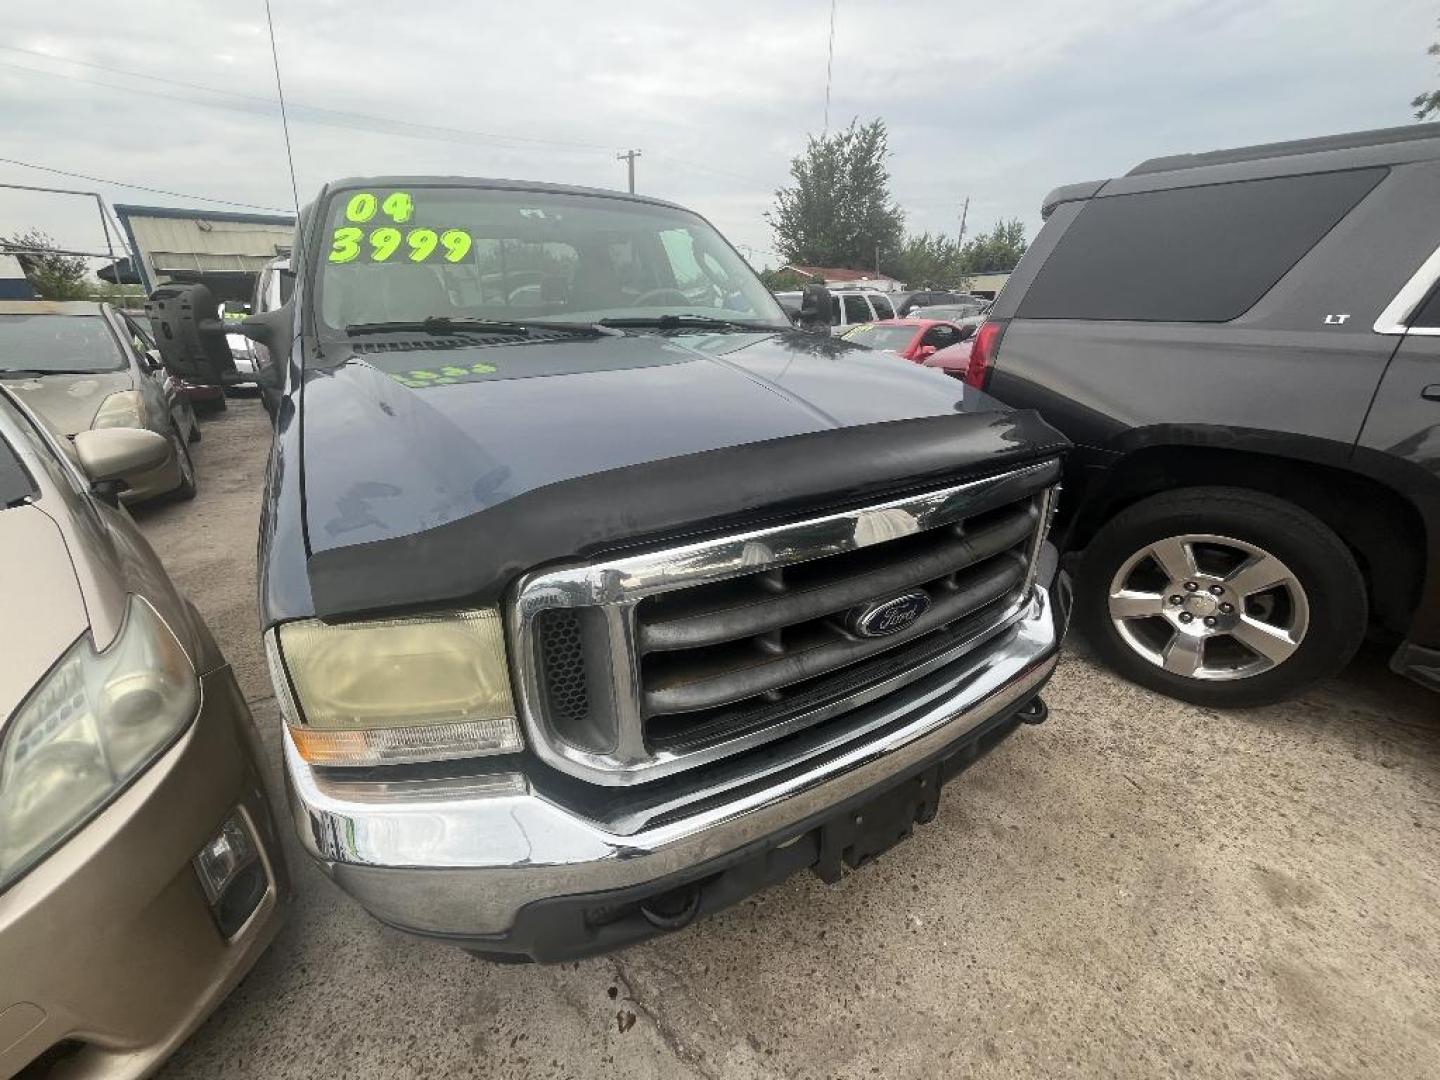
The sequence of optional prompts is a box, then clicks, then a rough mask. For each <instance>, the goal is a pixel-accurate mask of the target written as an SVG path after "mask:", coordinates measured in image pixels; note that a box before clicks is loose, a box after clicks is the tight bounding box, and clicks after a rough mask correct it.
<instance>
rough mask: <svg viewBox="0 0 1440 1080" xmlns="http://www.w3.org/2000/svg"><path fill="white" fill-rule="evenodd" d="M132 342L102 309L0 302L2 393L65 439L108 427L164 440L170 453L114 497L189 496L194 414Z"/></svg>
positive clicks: (132, 334)
mask: <svg viewBox="0 0 1440 1080" xmlns="http://www.w3.org/2000/svg"><path fill="white" fill-rule="evenodd" d="M149 340H150V339H149V338H148V335H147V336H146V338H145V341H146V342H149ZM139 345H140V342H139V341H138V339H137V335H136V327H134V326H133V325H132V324H130V323H128V322H126V321H125V319H124V318H123V317H122V316H121V315H120V314H119V313H117V312H116V311H115V310H114V309H113V308H112V307H111V306H110V305H109V304H94V303H88V302H82V301H71V302H64V303H58V302H54V301H48V300H29V301H26V300H11V301H0V380H3V381H4V383H5V385H6V386H7V388H8V389H10V390H11V391H13V392H14V393H15V394H16V395H17V396H19V397H20V398H21V399H22V400H24V401H25V403H26V404H27V405H28V406H29V407H30V408H32V409H34V410H36V411H37V412H39V413H41V414H42V415H43V416H44V417H45V418H46V420H48V421H49V422H50V423H51V424H52V425H53V426H54V427H55V428H56V429H57V430H58V431H60V432H61V433H62V434H64V435H66V436H68V437H71V438H73V437H74V436H75V435H77V434H78V433H79V432H81V431H89V430H92V429H100V428H108V427H141V428H148V429H149V430H151V431H154V432H156V433H157V434H160V435H163V436H164V437H165V438H166V440H167V441H168V442H169V444H170V450H171V452H170V454H169V455H167V456H166V457H165V459H164V460H163V461H161V462H160V463H158V464H157V465H155V466H153V467H152V468H149V469H146V470H145V471H144V472H143V473H137V474H135V475H133V476H129V477H127V478H126V479H127V481H128V483H129V487H128V488H127V489H126V491H125V492H124V494H123V495H122V496H121V498H122V499H124V500H125V501H126V502H138V501H140V500H143V499H149V498H153V497H155V496H157V495H174V496H176V497H178V498H182V499H190V498H194V496H195V491H196V480H195V465H194V463H193V462H192V461H191V460H190V448H189V444H190V443H191V442H193V441H194V440H196V439H198V438H199V437H200V436H199V428H198V427H197V426H196V423H195V412H194V410H193V408H192V407H191V405H190V402H189V400H188V399H187V398H186V397H185V395H184V393H183V392H182V387H181V384H180V382H179V380H177V379H176V378H175V377H174V376H172V375H171V374H170V372H168V371H167V370H166V369H165V368H164V366H163V365H162V364H161V362H160V360H159V356H158V354H151V353H149V352H146V351H143V350H142V349H141V348H140V347H139Z"/></svg>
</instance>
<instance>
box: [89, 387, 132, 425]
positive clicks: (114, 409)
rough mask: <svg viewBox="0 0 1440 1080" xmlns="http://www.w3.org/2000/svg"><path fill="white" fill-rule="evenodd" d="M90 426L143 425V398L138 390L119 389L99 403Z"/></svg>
mask: <svg viewBox="0 0 1440 1080" xmlns="http://www.w3.org/2000/svg"><path fill="white" fill-rule="evenodd" d="M90 426H91V427H92V428H111V427H137V428H143V427H144V426H145V399H144V398H142V397H141V396H140V391H139V390H120V391H118V392H116V393H114V394H111V395H110V396H109V397H107V398H106V399H105V400H104V401H102V402H101V403H100V410H99V411H98V412H97V413H96V414H95V419H94V420H92V421H91V422H90Z"/></svg>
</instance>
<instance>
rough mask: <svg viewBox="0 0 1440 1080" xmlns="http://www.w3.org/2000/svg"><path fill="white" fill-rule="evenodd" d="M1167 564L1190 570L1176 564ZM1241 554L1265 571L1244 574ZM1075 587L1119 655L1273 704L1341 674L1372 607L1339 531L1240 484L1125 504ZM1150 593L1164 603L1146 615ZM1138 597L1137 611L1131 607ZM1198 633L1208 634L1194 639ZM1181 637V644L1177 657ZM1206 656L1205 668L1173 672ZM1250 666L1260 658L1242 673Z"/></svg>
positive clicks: (1183, 692) (1176, 686)
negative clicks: (1260, 587) (1253, 589)
mask: <svg viewBox="0 0 1440 1080" xmlns="http://www.w3.org/2000/svg"><path fill="white" fill-rule="evenodd" d="M1162 557H1164V561H1163V562H1162ZM1234 559H1239V560H1240V561H1239V562H1232V561H1231V560H1234ZM1197 560H1198V561H1197ZM1167 564H1168V565H1169V567H1170V568H1171V570H1179V569H1181V568H1182V567H1183V566H1185V565H1187V564H1188V568H1189V569H1188V570H1187V571H1185V572H1184V573H1183V574H1182V573H1170V572H1166V569H1165V567H1166V565H1167ZM1261 564H1263V567H1262V565H1261ZM1245 566H1251V567H1255V568H1257V569H1260V570H1262V571H1263V572H1264V574H1265V576H1264V577H1260V576H1258V575H1254V574H1252V575H1250V576H1249V577H1248V578H1244V579H1242V578H1239V577H1238V576H1237V575H1238V571H1239V569H1240V568H1241V567H1245ZM1192 572H1193V573H1192ZM1147 575H1148V577H1147ZM1271 577H1274V578H1276V579H1277V581H1278V583H1277V584H1276V585H1274V586H1273V587H1271V588H1270V589H1268V590H1266V591H1264V592H1260V593H1258V594H1256V595H1251V594H1249V593H1248V592H1247V586H1249V585H1253V584H1257V583H1263V582H1264V581H1268V580H1269V579H1270V578H1271ZM1137 582H1138V583H1139V584H1136V583H1137ZM1076 593H1077V604H1076V617H1077V621H1079V622H1080V623H1081V625H1082V627H1083V629H1084V632H1085V635H1086V637H1087V638H1088V639H1089V640H1090V641H1091V642H1092V643H1093V645H1094V647H1095V649H1096V651H1097V652H1098V653H1099V654H1100V656H1101V658H1102V659H1103V660H1104V661H1105V662H1106V663H1107V664H1109V666H1110V667H1112V668H1113V669H1114V670H1115V671H1117V672H1119V673H1120V674H1121V675H1123V676H1124V677H1125V678H1127V679H1130V680H1131V681H1132V682H1136V683H1139V684H1140V685H1142V686H1146V687H1149V688H1150V689H1152V690H1157V691H1159V692H1160V693H1162V694H1168V695H1170V696H1171V697H1176V698H1180V699H1181V700H1183V701H1189V702H1192V703H1194V704H1197V705H1209V706H1213V707H1218V708H1234V707H1243V706H1250V705H1264V704H1269V703H1271V702H1274V701H1278V700H1281V699H1282V698H1286V697H1289V696H1291V695H1293V694H1295V693H1296V692H1298V691H1299V690H1301V689H1303V688H1304V687H1306V686H1308V685H1309V684H1311V683H1313V682H1315V681H1317V680H1318V679H1321V678H1324V677H1326V676H1329V675H1334V674H1336V673H1337V672H1339V671H1340V670H1341V669H1342V668H1343V667H1344V666H1345V665H1346V664H1347V663H1348V662H1349V661H1350V658H1351V657H1352V656H1354V654H1355V650H1356V648H1358V647H1359V645H1360V641H1361V639H1362V638H1363V636H1364V634H1365V627H1366V622H1367V618H1368V605H1367V600H1366V592H1365V580H1364V578H1363V576H1362V575H1361V573H1360V569H1359V567H1358V566H1357V565H1356V563H1355V558H1354V556H1353V555H1352V554H1351V553H1350V549H1349V548H1347V547H1346V546H1345V544H1344V542H1343V541H1342V540H1341V539H1340V538H1339V537H1338V536H1337V535H1336V534H1335V533H1334V531H1333V530H1331V529H1330V528H1329V527H1328V526H1326V525H1325V524H1324V523H1323V522H1321V521H1320V520H1319V519H1318V518H1316V517H1315V516H1314V515H1312V514H1310V513H1308V512H1306V511H1305V510H1302V509H1301V508H1300V507H1298V506H1296V505H1295V504H1293V503H1290V502H1286V501H1285V500H1283V499H1278V498H1275V497H1274V496H1271V495H1265V494H1261V493H1260V492H1255V491H1249V490H1246V489H1243V488H1229V487H1198V488H1184V489H1181V490H1178V491H1172V492H1166V493H1165V494H1163V495H1156V496H1153V497H1151V498H1148V499H1145V500H1143V501H1141V502H1139V503H1136V504H1135V505H1133V506H1130V507H1128V508H1127V509H1125V510H1124V511H1122V512H1121V513H1119V514H1117V515H1116V516H1115V517H1114V518H1112V519H1111V520H1110V521H1109V522H1107V523H1106V524H1105V526H1104V527H1103V528H1101V529H1100V530H1099V532H1097V533H1096V534H1095V536H1094V538H1093V539H1092V540H1091V541H1090V543H1089V545H1088V546H1087V547H1086V550H1085V553H1084V555H1083V557H1082V559H1081V563H1080V568H1079V582H1078V586H1077V590H1076ZM1154 594H1158V595H1159V597H1160V603H1159V605H1158V606H1159V609H1160V610H1159V612H1158V613H1157V614H1156V615H1155V616H1150V615H1148V614H1146V612H1148V611H1149V609H1150V605H1151V604H1152V603H1154V600H1155V596H1154ZM1132 601H1133V603H1134V604H1135V605H1136V606H1135V607H1134V608H1133V609H1132V608H1129V607H1127V606H1125V605H1126V603H1127V602H1132ZM1257 605H1258V606H1257ZM1222 607H1223V608H1224V609H1225V610H1226V611H1228V612H1229V613H1228V614H1226V613H1222V610H1221V609H1222ZM1132 610H1133V611H1135V612H1138V613H1139V614H1133V615H1132V614H1131V613H1130V612H1131V611H1132ZM1277 613H1278V614H1277ZM1252 616H1254V617H1252ZM1182 621H1183V622H1182ZM1211 624H1215V625H1214V628H1213V629H1202V626H1210V625H1211ZM1274 624H1281V625H1282V626H1286V627H1288V629H1284V630H1283V631H1277V630H1276V629H1275V625H1274ZM1229 629H1234V630H1235V631H1236V633H1235V634H1234V635H1230V634H1229V633H1228V632H1227V631H1228V630H1229ZM1166 635H1173V636H1172V637H1170V638H1169V643H1167V642H1166ZM1196 638H1204V639H1205V640H1204V641H1203V642H1201V643H1200V644H1199V645H1198V648H1197V646H1196ZM1217 638H1225V639H1227V640H1225V641H1223V642H1222V641H1219V640H1214V639H1217ZM1242 638H1243V639H1245V640H1244V641H1242V640H1240V639H1242ZM1247 641H1258V642H1259V643H1260V644H1261V645H1262V647H1264V648H1266V649H1267V651H1272V653H1273V655H1272V657H1271V658H1266V657H1264V656H1262V655H1261V653H1260V652H1259V651H1257V650H1255V649H1253V648H1251V647H1249V645H1248V644H1246V642H1247ZM1277 641H1279V642H1281V643H1280V644H1279V645H1276V644H1275V643H1276V642H1277ZM1171 643H1173V644H1176V645H1178V646H1179V648H1178V650H1177V651H1176V655H1175V656H1174V658H1173V660H1172V657H1171V653H1170V644H1171ZM1189 650H1196V651H1194V652H1189ZM1286 650H1288V652H1287V651H1286ZM1187 653H1188V656H1187ZM1282 653H1283V655H1282ZM1217 654H1218V655H1219V656H1220V658H1221V659H1220V660H1218V661H1216V660H1214V659H1212V658H1214V657H1215V656H1216V655H1217ZM1247 657H1248V659H1246V658H1247ZM1276 657H1278V658H1276ZM1197 662H1198V665H1199V666H1198V668H1197V669H1196V670H1198V671H1200V672H1203V673H1205V676H1204V677H1199V676H1196V675H1192V674H1177V673H1176V670H1175V669H1177V668H1178V669H1179V670H1181V671H1183V670H1185V669H1186V668H1187V667H1189V666H1191V665H1194V664H1196V663H1197ZM1167 667H1169V668H1170V669H1167ZM1246 667H1250V668H1255V669H1257V670H1256V671H1255V673H1253V674H1244V673H1243V669H1244V668H1246Z"/></svg>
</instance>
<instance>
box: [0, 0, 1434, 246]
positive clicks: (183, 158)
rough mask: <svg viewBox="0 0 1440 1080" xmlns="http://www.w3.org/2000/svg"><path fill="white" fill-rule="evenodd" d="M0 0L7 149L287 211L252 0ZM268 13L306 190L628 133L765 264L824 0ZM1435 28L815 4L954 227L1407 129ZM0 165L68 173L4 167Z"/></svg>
mask: <svg viewBox="0 0 1440 1080" xmlns="http://www.w3.org/2000/svg"><path fill="white" fill-rule="evenodd" d="M7 14H8V17H7V35H6V41H5V44H6V45H9V46H11V48H12V49H16V48H18V49H24V50H35V51H39V52H42V53H45V54H48V57H49V58H46V57H42V56H35V55H32V54H30V53H22V52H14V51H5V50H0V93H3V95H4V98H5V101H6V110H5V114H6V140H5V141H6V147H7V149H6V151H5V156H7V157H13V158H18V159H21V160H25V161H33V162H37V163H40V164H45V165H51V166H54V167H57V168H61V169H70V170H74V171H78V172H86V173H90V174H92V175H98V176H105V177H113V178H116V179H121V180H128V181H131V182H134V183H138V184H145V185H149V186H153V187H161V188H168V189H172V190H176V191H185V192H193V193H195V194H201V195H212V196H216V197H220V198H226V199H233V200H236V201H241V202H251V203H256V204H259V205H264V206H285V205H287V204H289V202H290V199H291V196H290V181H289V176H288V173H287V171H286V165H285V153H284V144H283V141H282V139H281V133H280V129H279V122H278V112H277V110H276V108H275V106H274V104H273V98H274V76H273V72H272V70H271V66H270V49H269V41H268V38H267V36H266V34H265V32H264V22H263V8H261V7H260V6H259V5H258V3H256V4H248V3H247V4H242V5H234V4H231V5H224V6H221V7H216V6H214V5H208V4H205V5H201V4H190V5H166V6H164V7H160V6H150V5H140V6H133V5H132V6H131V7H128V8H126V9H125V11H124V14H123V17H117V15H116V13H115V9H114V7H113V5H110V4H102V3H99V2H98V0H71V2H69V3H66V4H63V5H49V6H32V7H30V8H19V9H16V10H13V11H11V12H9V13H7ZM275 15H276V20H277V24H276V26H277V41H278V48H279V53H280V59H281V64H282V68H283V72H284V76H285V81H286V92H287V97H288V98H289V100H290V101H291V103H292V110H291V127H292V135H293V137H294V150H295V163H296V168H297V172H298V175H299V185H300V191H301V195H302V198H303V197H306V196H307V195H308V194H309V193H310V192H313V191H314V190H315V189H316V188H317V187H318V186H319V185H320V184H321V183H322V182H324V181H325V180H327V179H330V178H333V177H336V176H344V175H357V174H366V173H384V172H438V173H463V174H475V175H489V176H512V177H517V178H525V179H545V180H556V181H561V182H574V183H582V184H591V185H596V186H602V187H618V186H621V185H622V184H623V183H624V165H623V163H621V162H618V161H616V160H615V154H616V152H618V151H620V150H622V149H625V148H628V147H632V146H633V147H638V148H640V149H641V150H642V151H643V156H642V158H641V159H640V161H639V163H638V170H637V174H638V183H639V186H640V188H641V189H642V190H643V191H646V192H651V193H654V194H659V195H662V196H664V197H667V198H670V199H673V200H675V201H677V202H680V203H682V204H685V205H688V206H691V207H694V208H695V209H697V210H699V211H701V212H702V213H704V214H706V216H708V217H709V218H710V219H711V220H712V221H714V222H715V223H716V224H717V225H718V226H719V227H720V228H721V230H722V231H723V232H725V233H726V234H727V235H728V236H729V237H730V238H731V239H732V240H734V241H735V242H736V243H737V244H740V245H744V246H747V247H749V248H751V249H752V250H755V251H756V252H757V256H756V257H757V259H759V260H761V261H764V259H765V255H764V254H763V253H764V252H766V251H768V249H769V248H770V247H771V246H772V238H771V236H770V234H769V230H768V228H767V227H766V225H765V223H764V221H763V219H762V217H761V214H762V213H763V211H764V210H765V209H766V208H767V207H768V206H769V204H770V201H771V197H772V192H773V190H774V188H775V187H777V186H779V185H781V184H783V183H784V182H785V181H786V178H787V172H788V165H789V159H790V157H791V156H792V155H794V154H795V153H798V152H799V151H800V150H801V149H802V148H803V146H804V143H805V138H806V135H807V133H810V132H818V131H819V130H820V128H821V126H822V124H823V123H824V112H825V62H826V38H827V33H828V18H829V4H828V3H826V2H825V0H796V2H794V3H790V4H784V5H774V4H764V3H758V2H755V0H732V2H730V3H728V4H724V5H720V6H716V5H686V6H681V5H676V4H674V3H672V2H668V0H666V2H661V0H631V2H628V3H626V4H625V5H622V6H618V7H617V6H615V5H610V6H596V5H594V4H593V3H579V2H563V3H561V2H539V3H532V4H528V5H521V4H513V3H499V2H496V0H489V2H486V3H471V2H466V0H431V2H429V3H425V4H410V5H405V6H398V7H397V6H396V5H391V4H381V3H378V2H374V0H350V2H341V0H287V2H286V3H283V4H278V5H276V7H275ZM1435 36H1436V30H1435V25H1434V11H1433V10H1432V8H1431V7H1430V6H1429V5H1428V4H1427V3H1423V2H1421V0H1403V2H1399V3H1393V4H1390V5H1388V7H1387V11H1386V17H1385V18H1384V19H1379V18H1376V17H1375V16H1374V14H1373V12H1372V11H1370V10H1369V7H1368V5H1364V4H1359V5H1357V4H1353V3H1347V2H1341V0H1323V2H1322V0H1316V2H1313V3H1304V2H1300V0H1295V2H1290V0H1269V2H1266V0H1212V2H1203V0H1151V2H1150V3H1143V4H1142V3H1128V2H1126V3H1122V2H1120V0H1091V2H1090V3H1087V4H1084V5H1076V4H1074V3H1071V2H1069V0H1030V2H1024V3H1019V2H1017V3H1010V4H1004V5H998V4H997V5H959V4H956V3H954V2H953V0H911V2H909V3H907V4H905V5H903V6H891V5H880V4H874V3H861V2H860V0H838V6H837V20H836V34H835V62H834V81H833V87H832V95H831V106H830V119H831V124H832V126H839V125H841V124H843V123H845V122H848V120H849V118H850V117H852V116H858V117H860V118H862V119H869V118H870V117H874V116H881V117H884V118H885V119H886V120H887V121H888V123H889V125H890V129H891V149H892V151H893V156H892V158H891V161H890V167H891V172H892V176H893V180H892V186H893V190H894V193H895V195H896V197H897V199H898V200H899V202H900V203H901V205H902V206H903V207H904V208H905V209H906V211H907V214H908V218H909V221H910V223H911V225H912V226H913V227H915V228H917V229H921V228H923V229H931V230H945V231H953V230H954V229H955V227H956V226H957V225H958V214H959V208H960V204H961V202H962V201H963V200H964V199H965V198H966V197H967V196H968V197H969V198H970V200H971V203H970V217H969V221H970V224H971V226H972V227H973V228H977V229H979V228H985V227H988V226H989V224H991V223H992V222H993V221H995V220H997V219H998V218H1001V217H1011V216H1018V217H1021V218H1022V219H1024V220H1025V221H1026V222H1027V223H1028V224H1029V225H1030V226H1031V227H1032V229H1033V228H1034V227H1036V226H1037V225H1038V208H1039V202H1040V199H1041V197H1042V196H1043V195H1044V193H1045V192H1046V191H1048V190H1049V189H1050V188H1052V187H1054V186H1056V185H1058V184H1061V183H1067V182H1070V181H1075V180H1082V179H1091V178H1099V177H1103V176H1108V175H1114V174H1116V173H1119V172H1124V171H1125V170H1127V169H1128V168H1130V167H1131V166H1132V165H1134V164H1135V163H1136V162H1138V161H1140V160H1142V159H1144V158H1147V157H1151V156H1154V155H1156V154H1161V153H1173V152H1178V151H1185V150H1203V149H1210V148H1214V147H1218V146H1226V145H1242V144H1244V143H1247V142H1254V141H1261V140H1268V139H1282V138H1296V137H1303V136H1307V135H1317V134H1325V133H1329V132H1334V131H1341V130H1350V129H1355V128H1364V127H1380V126H1388V125H1393V124H1403V123H1406V122H1407V121H1408V120H1409V113H1408V110H1407V108H1406V102H1408V100H1409V99H1410V97H1412V96H1413V95H1414V94H1415V93H1417V92H1419V91H1420V90H1422V89H1424V88H1426V87H1429V86H1431V85H1434V84H1435V83H1436V80H1437V77H1440V73H1437V72H1436V70H1435V69H1434V64H1433V61H1431V60H1429V59H1428V58H1427V57H1426V56H1425V55H1424V48H1425V45H1426V44H1427V43H1428V42H1429V41H1430V40H1433V39H1434V37H1435ZM66 61H81V62H88V63H90V64H98V65H103V66H106V67H111V68H122V69H125V70H128V71H134V72H139V73H142V74H144V75H148V76H152V77H154V78H155V79H167V80H173V81H174V82H180V83H193V84H196V85H198V86H206V87H215V88H217V89H218V90H220V91H222V92H221V93H211V92H207V91H202V90H196V89H191V88H189V87H184V86H177V85H174V82H170V83H167V82H159V81H153V80H152V79H143V78H132V77H129V76H126V75H122V74H116V73H114V72H108V71H102V70H98V69H96V68H93V67H85V66H80V65H78V64H75V63H67V62H66ZM27 69H28V70H27ZM322 110H327V111H322ZM354 114H369V115H372V116H377V117H384V118H387V122H385V123H377V122H372V121H369V120H365V119H361V118H357V117H356V116H355V115H354ZM445 128H450V129H467V130H469V131H473V132H480V133H483V134H481V135H474V136H447V135H446V133H445V132H443V131H437V130H436V129H445ZM0 180H7V181H14V182H18V183H46V182H50V181H51V180H53V181H54V182H55V183H56V184H57V185H58V186H65V187H70V186H74V187H88V186H93V185H87V184H85V183H84V182H70V181H66V180H63V179H61V178H48V179H47V178H46V177H44V176H43V174H39V173H35V172H33V171H30V170H26V169H23V168H19V167H16V166H8V165H0ZM100 190H101V191H102V193H103V194H104V195H105V196H106V197H107V198H109V199H111V200H112V201H130V202H152V201H153V202H169V203H172V204H173V203H176V202H178V200H174V199H169V200H167V199H164V198H161V197H158V196H149V195H146V194H144V193H141V192H134V191H127V190H125V189H124V188H119V187H110V186H101V187H100ZM31 224H37V225H40V226H41V227H44V228H47V229H48V230H49V231H51V232H52V233H54V234H55V235H56V236H57V237H59V238H61V239H62V240H63V241H64V242H66V243H68V244H71V245H74V246H87V247H93V246H95V245H97V244H99V243H100V236H99V227H98V221H97V220H96V218H95V215H94V211H93V208H92V207H90V206H86V205H85V204H84V203H83V201H82V200H62V199H59V198H42V197H32V196H22V195H19V194H17V193H14V192H4V191H0V232H8V231H11V230H14V229H17V228H21V227H24V226H27V225H31Z"/></svg>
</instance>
